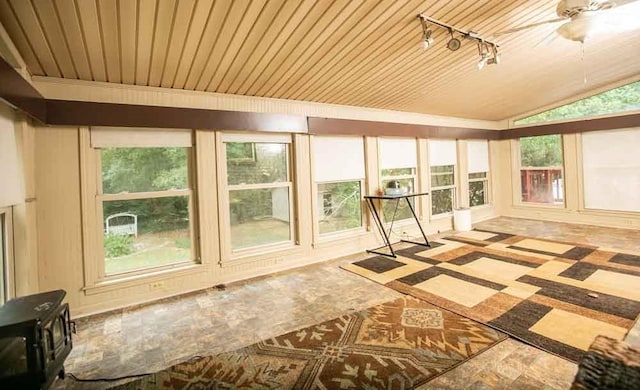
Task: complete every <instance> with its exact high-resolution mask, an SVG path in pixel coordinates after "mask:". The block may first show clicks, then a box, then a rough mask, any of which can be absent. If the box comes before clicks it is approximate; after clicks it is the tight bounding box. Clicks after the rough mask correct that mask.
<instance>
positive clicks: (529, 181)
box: [520, 134, 564, 204]
mask: <svg viewBox="0 0 640 390" xmlns="http://www.w3.org/2000/svg"><path fill="white" fill-rule="evenodd" d="M520 184H521V194H522V198H521V199H522V201H523V202H531V203H546V204H562V203H563V202H564V182H563V158H562V136H561V135H559V134H555V135H542V136H537V137H523V138H520Z"/></svg>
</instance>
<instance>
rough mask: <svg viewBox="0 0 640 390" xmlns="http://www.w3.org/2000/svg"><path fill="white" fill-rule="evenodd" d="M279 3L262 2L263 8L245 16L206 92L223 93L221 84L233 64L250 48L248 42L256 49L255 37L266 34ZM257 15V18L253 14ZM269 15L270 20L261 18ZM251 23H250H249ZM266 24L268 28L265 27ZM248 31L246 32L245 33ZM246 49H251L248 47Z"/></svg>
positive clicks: (267, 0)
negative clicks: (265, 31)
mask: <svg viewBox="0 0 640 390" xmlns="http://www.w3.org/2000/svg"><path fill="white" fill-rule="evenodd" d="M256 3H257V4H260V2H256V1H254V2H252V4H256ZM272 4H275V5H276V6H275V7H269V6H270V5H272ZM278 4H279V3H278V2H276V1H269V0H261V6H260V7H259V9H257V10H256V11H254V12H249V11H247V12H246V13H245V15H244V16H243V23H239V25H238V28H237V29H236V31H235V33H234V34H233V37H232V38H231V41H230V42H229V45H228V46H227V48H226V50H225V52H224V55H223V56H222V57H221V59H220V63H219V64H218V66H217V68H216V71H215V72H213V75H212V76H211V79H210V80H209V82H208V83H207V86H206V87H205V90H206V91H212V92H222V90H221V89H220V82H221V81H222V79H224V77H225V76H226V75H227V73H228V72H229V70H230V69H231V68H232V66H233V64H234V63H235V62H236V59H237V58H238V55H239V54H240V52H241V51H242V50H243V49H245V47H246V46H249V44H248V42H254V44H253V45H252V47H251V49H253V48H254V47H255V41H256V40H258V39H259V38H258V37H255V36H254V35H256V34H257V33H255V32H257V31H260V32H261V33H264V29H265V28H266V27H268V22H269V21H270V20H272V19H273V16H274V11H277V10H278V9H280V7H279V6H278ZM280 4H281V2H280ZM254 13H255V16H253V14H254ZM265 14H266V15H268V18H269V19H268V20H266V21H262V20H261V18H262V16H263V15H265ZM248 21H250V23H249V22H248ZM244 22H246V23H249V26H248V27H247V26H245V23H244ZM264 23H266V24H267V26H266V27H265V26H263V24H264ZM245 30H246V31H245ZM240 37H241V38H240ZM246 49H249V48H248V47H247V48H246Z"/></svg>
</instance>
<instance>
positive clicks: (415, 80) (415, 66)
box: [368, 1, 517, 106]
mask: <svg viewBox="0 0 640 390" xmlns="http://www.w3.org/2000/svg"><path fill="white" fill-rule="evenodd" d="M501 4H502V5H504V8H502V9H496V8H492V10H491V11H489V12H490V13H489V14H488V15H489V16H488V17H486V18H485V19H484V20H483V22H481V23H480V24H479V25H478V27H479V28H482V29H484V28H486V27H487V24H488V23H493V22H491V21H492V19H493V16H494V15H496V14H499V13H500V12H501V11H502V10H504V9H507V8H509V7H511V6H516V5H517V1H513V2H511V3H506V2H502V3H501ZM469 20H477V16H476V15H468V16H466V17H465V19H464V20H460V21H457V22H456V24H463V23H468V21H469ZM472 50H473V51H475V48H468V49H466V50H465V51H463V52H456V54H457V55H460V56H464V57H466V56H467V55H468V54H467V52H471V51H472ZM421 54H422V53H418V54H416V55H414V56H413V58H412V59H411V60H410V61H409V62H408V63H407V64H406V65H405V66H407V67H408V68H405V69H404V70H405V72H402V75H401V76H400V79H399V80H398V79H396V80H395V81H396V82H397V84H395V85H409V84H410V83H412V84H413V85H416V84H417V85H422V84H421V82H422V80H426V79H431V75H430V74H426V75H423V76H422V77H421V76H419V75H418V76H414V75H415V74H416V73H415V71H416V70H419V69H420V68H422V67H423V66H424V64H423V60H422V59H421V57H422V55H421ZM446 62H447V61H446V58H443V59H442V60H439V61H438V62H437V63H435V64H432V65H431V66H430V68H431V67H433V66H439V69H442V68H444V69H445V72H444V73H442V72H441V73H439V74H438V75H439V77H438V80H437V82H438V83H442V82H443V79H444V77H445V76H446V75H447V74H454V68H455V73H456V74H457V70H458V68H459V67H460V66H462V65H457V64H459V62H458V63H456V65H453V66H450V65H449V64H446ZM445 66H446V67H445ZM407 75H409V76H410V79H409V77H408V76H407ZM454 76H455V74H454V75H453V76H452V77H454ZM434 82H436V81H434ZM388 85H389V83H385V84H383V85H381V86H380V88H385V87H386V86H388ZM399 95H402V96H403V97H402V99H403V100H402V101H398V100H397V99H398V96H399ZM411 99H412V98H410V97H409V96H408V95H407V93H406V91H405V90H398V91H396V92H395V93H392V94H390V95H388V96H385V97H384V98H382V101H381V100H376V101H371V103H370V104H376V106H382V105H384V104H386V102H387V101H396V102H398V103H397V104H398V105H402V104H404V102H405V101H408V100H411ZM368 104H369V103H368Z"/></svg>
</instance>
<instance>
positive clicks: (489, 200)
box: [467, 141, 493, 209]
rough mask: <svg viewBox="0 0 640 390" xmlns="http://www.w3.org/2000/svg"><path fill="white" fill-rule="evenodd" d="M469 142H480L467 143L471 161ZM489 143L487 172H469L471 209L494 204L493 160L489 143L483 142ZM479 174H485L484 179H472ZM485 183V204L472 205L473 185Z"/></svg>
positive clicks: (468, 183) (468, 184) (468, 185)
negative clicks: (492, 184)
mask: <svg viewBox="0 0 640 390" xmlns="http://www.w3.org/2000/svg"><path fill="white" fill-rule="evenodd" d="M469 142H478V141H467V161H469V160H470V159H469ZM482 142H486V143H487V170H486V171H480V172H467V187H468V192H469V207H470V208H474V209H475V208H482V207H487V206H491V204H492V201H493V199H492V196H491V158H490V153H491V150H490V144H489V141H482ZM468 170H469V169H467V171H468ZM477 173H484V175H485V176H484V177H479V178H471V175H473V174H477ZM477 182H484V199H485V203H484V204H481V205H477V206H472V205H471V183H477Z"/></svg>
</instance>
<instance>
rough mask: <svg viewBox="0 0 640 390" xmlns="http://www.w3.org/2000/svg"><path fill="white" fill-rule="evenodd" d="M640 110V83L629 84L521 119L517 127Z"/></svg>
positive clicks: (517, 122) (516, 122)
mask: <svg viewBox="0 0 640 390" xmlns="http://www.w3.org/2000/svg"><path fill="white" fill-rule="evenodd" d="M633 110H640V81H637V82H635V83H632V84H627V85H624V86H622V87H618V88H615V89H612V90H609V91H606V92H603V93H600V94H597V95H594V96H591V97H588V98H586V99H582V100H578V101H577V102H573V103H570V104H566V105H564V106H560V107H557V108H554V109H552V110H549V111H545V112H541V113H539V114H536V115H533V116H530V117H527V118H523V119H519V120H517V121H515V124H516V125H527V124H533V123H540V122H549V121H554V120H559V119H571V118H580V117H585V116H595V115H604V114H613V113H618V112H625V111H633Z"/></svg>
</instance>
